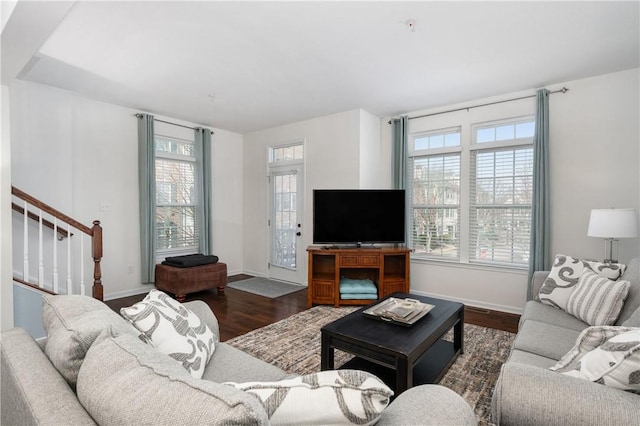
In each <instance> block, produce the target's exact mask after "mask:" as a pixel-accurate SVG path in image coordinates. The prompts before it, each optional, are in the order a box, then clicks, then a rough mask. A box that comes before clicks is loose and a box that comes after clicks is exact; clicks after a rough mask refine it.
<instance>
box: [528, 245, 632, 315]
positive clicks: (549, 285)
mask: <svg viewBox="0 0 640 426" xmlns="http://www.w3.org/2000/svg"><path fill="white" fill-rule="evenodd" d="M584 268H589V269H591V270H592V271H594V272H595V273H597V274H598V275H600V276H601V277H605V278H608V279H610V280H617V279H618V278H620V275H622V273H623V272H624V270H625V268H626V266H625V265H623V264H620V263H602V262H596V261H591V260H583V259H577V258H573V257H571V256H565V255H563V254H558V255H556V257H555V259H554V261H553V266H552V268H551V271H550V272H549V275H548V276H547V278H546V279H545V280H544V283H543V284H542V287H541V288H540V292H539V293H538V298H539V300H540V301H541V302H542V303H545V304H548V305H551V306H555V307H556V308H558V309H562V310H564V311H566V310H567V302H568V301H569V297H570V296H571V293H573V290H574V289H575V286H576V285H577V284H578V280H579V279H580V276H581V275H582V270H583V269H584Z"/></svg>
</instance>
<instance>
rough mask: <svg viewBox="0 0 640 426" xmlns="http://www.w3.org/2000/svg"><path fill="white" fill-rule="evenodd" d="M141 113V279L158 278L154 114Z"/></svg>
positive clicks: (139, 118)
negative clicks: (156, 271) (156, 269)
mask: <svg viewBox="0 0 640 426" xmlns="http://www.w3.org/2000/svg"><path fill="white" fill-rule="evenodd" d="M137 117H138V185H139V187H140V257H141V258H140V260H141V263H140V274H141V279H142V283H153V282H154V281H155V267H156V244H155V242H156V223H155V222H156V220H155V218H156V163H155V146H154V131H153V115H150V114H137Z"/></svg>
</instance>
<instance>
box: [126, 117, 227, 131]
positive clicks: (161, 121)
mask: <svg viewBox="0 0 640 426" xmlns="http://www.w3.org/2000/svg"><path fill="white" fill-rule="evenodd" d="M135 116H136V117H137V118H142V114H140V113H138V114H136V115H135ZM153 121H159V122H160V123H166V124H171V125H172V126H178V127H184V128H185V129H191V130H196V129H198V128H197V127H190V126H185V125H184V124H178V123H171V122H170V121H164V120H159V119H157V118H154V119H153ZM211 134H212V135H215V133H214V132H213V130H211Z"/></svg>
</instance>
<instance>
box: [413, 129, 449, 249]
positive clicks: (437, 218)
mask: <svg viewBox="0 0 640 426" xmlns="http://www.w3.org/2000/svg"><path fill="white" fill-rule="evenodd" d="M409 152H410V156H409V162H408V171H409V176H408V177H409V179H408V190H409V192H410V198H409V199H410V200H411V206H410V209H409V212H410V213H409V216H410V217H409V224H410V230H411V233H410V235H409V238H410V239H411V244H412V248H413V249H414V255H415V256H418V257H438V258H448V259H459V257H460V233H459V229H460V129H449V130H445V131H437V132H432V133H427V134H420V135H415V136H413V137H412V141H411V146H410V149H409Z"/></svg>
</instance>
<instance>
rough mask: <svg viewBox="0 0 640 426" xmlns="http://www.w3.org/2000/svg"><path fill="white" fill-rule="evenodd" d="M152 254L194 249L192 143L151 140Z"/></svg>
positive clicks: (196, 246) (170, 139) (173, 253)
mask: <svg viewBox="0 0 640 426" xmlns="http://www.w3.org/2000/svg"><path fill="white" fill-rule="evenodd" d="M155 152H156V160H155V165H156V230H157V232H156V235H157V239H156V250H157V252H158V254H159V255H162V257H165V256H167V255H175V254H183V253H187V252H194V251H195V250H197V249H198V245H199V239H198V238H199V236H198V225H197V224H198V221H197V218H196V211H197V209H196V206H197V204H196V203H197V202H198V200H197V195H196V194H197V188H196V184H197V183H196V171H195V168H196V158H195V153H194V144H193V142H192V141H185V140H179V139H175V138H165V137H161V136H156V137H155Z"/></svg>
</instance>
